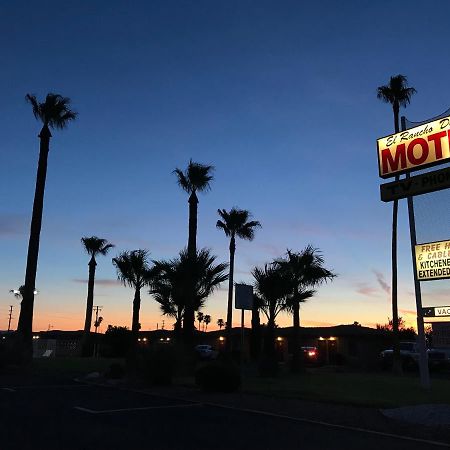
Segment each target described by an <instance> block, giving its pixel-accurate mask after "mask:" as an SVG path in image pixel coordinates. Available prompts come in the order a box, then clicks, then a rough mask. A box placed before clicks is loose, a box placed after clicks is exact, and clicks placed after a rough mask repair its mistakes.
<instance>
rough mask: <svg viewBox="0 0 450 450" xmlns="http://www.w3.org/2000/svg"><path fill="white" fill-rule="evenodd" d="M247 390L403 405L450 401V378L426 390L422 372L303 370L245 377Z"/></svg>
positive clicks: (321, 398)
mask: <svg viewBox="0 0 450 450" xmlns="http://www.w3.org/2000/svg"><path fill="white" fill-rule="evenodd" d="M244 391H245V392H249V393H257V394H265V395H271V396H276V397H283V398H298V399H303V400H313V401H323V402H331V403H344V404H351V405H358V406H369V407H399V406H406V405H416V404H424V403H450V380H446V379H434V380H432V388H431V390H430V391H425V390H424V389H422V388H421V386H420V381H419V378H418V375H416V376H414V377H413V376H410V375H405V376H402V377H396V376H393V375H390V374H378V373H376V374H365V373H332V372H330V373H303V374H300V375H297V376H294V375H291V374H285V375H282V376H280V377H279V378H258V377H251V378H246V379H244Z"/></svg>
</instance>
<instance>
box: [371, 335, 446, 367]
mask: <svg viewBox="0 0 450 450" xmlns="http://www.w3.org/2000/svg"><path fill="white" fill-rule="evenodd" d="M393 354H394V350H393V349H391V348H390V349H388V350H383V351H382V352H381V354H380V360H381V367H382V368H383V369H387V368H389V367H391V366H392V359H393ZM427 354H428V366H429V367H430V368H441V367H444V366H445V365H447V364H448V357H447V354H446V352H444V351H441V350H439V349H435V348H429V349H427ZM400 358H401V360H402V367H403V369H406V370H408V369H415V368H416V367H417V366H418V364H419V346H418V345H417V343H416V342H414V341H403V342H400Z"/></svg>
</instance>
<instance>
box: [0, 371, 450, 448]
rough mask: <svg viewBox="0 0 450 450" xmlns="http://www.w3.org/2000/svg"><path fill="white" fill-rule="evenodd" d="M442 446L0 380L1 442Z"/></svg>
mask: <svg viewBox="0 0 450 450" xmlns="http://www.w3.org/2000/svg"><path fill="white" fill-rule="evenodd" d="M55 381H57V382H55ZM0 383H1V379H0ZM446 447H447V448H450V445H448V444H445V443H444V442H440V443H439V442H434V443H433V440H432V439H431V440H430V439H427V440H420V439H415V438H407V437H396V436H391V435H389V434H386V433H382V432H371V431H370V430H360V429H356V428H353V427H351V426H336V425H333V424H331V423H322V422H319V421H308V420H304V419H299V418H296V417H290V416H286V415H281V414H280V415H278V414H274V413H270V414H268V413H264V412H262V411H253V410H252V411H250V410H241V409H239V408H235V407H233V408H229V407H223V406H220V405H215V404H211V403H209V402H207V401H205V402H199V401H187V400H184V399H179V398H170V397H168V396H162V395H157V394H154V393H149V392H143V391H137V390H133V389H127V388H116V387H107V386H98V385H93V384H85V383H77V382H75V381H70V382H68V381H65V382H62V381H61V382H60V381H59V380H52V381H51V382H49V383H47V384H46V383H43V382H40V383H37V384H32V383H23V384H19V385H17V384H15V383H14V382H13V381H12V382H11V381H10V382H9V383H3V384H1V385H0V449H1V450H41V449H42V450H44V449H45V450H53V449H55V450H56V449H57V450H91V449H92V450H102V449H108V450H115V449H117V450H124V449H134V448H136V449H152V450H159V449H164V450H171V449H177V450H179V449H182V450H184V449H186V450H187V449H189V450H190V449H192V450H201V449H208V450H210V449H226V450H229V449H233V450H238V449H246V450H248V449H261V450H262V449H277V450H278V449H283V450H288V449H302V450H303V449H306V450H308V449H317V450H327V449H346V450H352V449H355V450H356V449H358V450H359V449H362V448H364V449H367V450H370V449H376V450H380V449H393V450H395V449H406V448H407V449H408V450H416V449H417V450H419V449H420V450H424V449H428V448H429V449H438V448H446Z"/></svg>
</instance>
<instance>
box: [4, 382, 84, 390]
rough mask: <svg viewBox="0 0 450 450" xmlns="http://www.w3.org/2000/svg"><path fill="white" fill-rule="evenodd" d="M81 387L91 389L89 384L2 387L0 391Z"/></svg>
mask: <svg viewBox="0 0 450 450" xmlns="http://www.w3.org/2000/svg"><path fill="white" fill-rule="evenodd" d="M81 387H91V385H89V384H79V383H77V384H33V385H31V384H30V385H24V386H11V387H2V388H0V389H2V390H4V391H14V392H15V391H18V390H21V389H61V388H81Z"/></svg>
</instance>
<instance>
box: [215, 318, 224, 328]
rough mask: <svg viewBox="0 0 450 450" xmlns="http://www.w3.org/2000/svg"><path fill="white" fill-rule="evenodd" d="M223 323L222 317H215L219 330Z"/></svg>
mask: <svg viewBox="0 0 450 450" xmlns="http://www.w3.org/2000/svg"><path fill="white" fill-rule="evenodd" d="M224 325H225V323H224V321H223V319H217V326H218V327H219V330H221V329H222V327H223V326H224Z"/></svg>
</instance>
